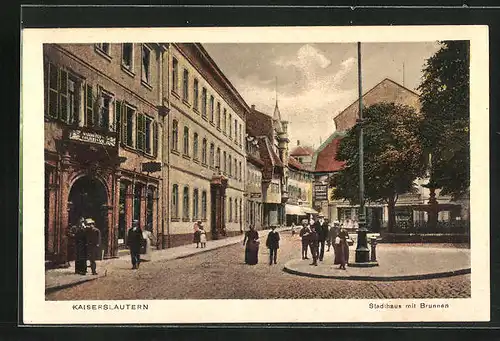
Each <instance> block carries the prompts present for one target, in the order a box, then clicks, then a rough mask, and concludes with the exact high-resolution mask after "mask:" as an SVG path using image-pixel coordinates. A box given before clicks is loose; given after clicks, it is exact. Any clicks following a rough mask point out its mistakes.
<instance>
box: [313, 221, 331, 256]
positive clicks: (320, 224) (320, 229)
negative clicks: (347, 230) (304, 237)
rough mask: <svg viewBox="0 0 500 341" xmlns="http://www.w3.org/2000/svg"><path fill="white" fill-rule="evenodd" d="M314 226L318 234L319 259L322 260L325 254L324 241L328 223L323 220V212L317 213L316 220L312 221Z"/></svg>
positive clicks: (326, 235)
mask: <svg viewBox="0 0 500 341" xmlns="http://www.w3.org/2000/svg"><path fill="white" fill-rule="evenodd" d="M314 228H315V230H316V233H317V234H318V246H319V255H318V256H319V257H318V258H319V260H320V261H323V257H324V255H325V241H326V238H327V237H328V224H327V223H326V221H325V216H324V215H323V214H319V215H318V221H316V222H315V223H314Z"/></svg>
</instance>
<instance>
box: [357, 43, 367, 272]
mask: <svg viewBox="0 0 500 341" xmlns="http://www.w3.org/2000/svg"><path fill="white" fill-rule="evenodd" d="M358 98H359V99H358V104H359V119H358V123H359V124H358V128H359V146H358V149H359V151H358V153H359V212H358V227H359V228H358V231H357V232H358V243H357V247H356V263H366V262H368V261H369V255H370V251H369V249H368V243H367V239H366V232H367V231H368V230H367V229H366V221H365V217H366V216H365V182H364V162H363V161H364V151H363V89H362V77H361V43H360V42H358Z"/></svg>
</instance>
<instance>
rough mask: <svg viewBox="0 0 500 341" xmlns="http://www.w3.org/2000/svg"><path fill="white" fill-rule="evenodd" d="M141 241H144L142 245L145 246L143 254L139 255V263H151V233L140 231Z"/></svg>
mask: <svg viewBox="0 0 500 341" xmlns="http://www.w3.org/2000/svg"><path fill="white" fill-rule="evenodd" d="M142 239H143V240H144V241H143V243H145V245H144V253H142V254H141V255H140V257H141V261H147V262H149V261H151V254H152V253H153V249H152V248H151V244H152V239H153V234H152V233H151V231H149V230H147V229H144V231H142Z"/></svg>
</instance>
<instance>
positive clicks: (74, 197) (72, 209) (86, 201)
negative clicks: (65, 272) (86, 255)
mask: <svg viewBox="0 0 500 341" xmlns="http://www.w3.org/2000/svg"><path fill="white" fill-rule="evenodd" d="M107 202H108V200H107V193H106V188H105V187H104V185H103V183H102V182H101V181H99V180H98V179H96V178H94V177H91V176H83V177H81V178H79V179H78V180H76V181H75V183H74V184H73V186H72V187H71V190H70V193H69V198H68V204H69V205H68V206H69V212H68V223H69V226H73V225H76V224H77V223H78V221H79V219H80V218H81V217H83V218H92V219H94V220H95V226H96V227H97V228H98V229H99V230H100V231H101V248H102V250H103V251H104V253H106V251H107V250H106V249H107V246H108V212H107V209H108V206H107ZM73 247H74V246H73V242H72V241H70V243H69V248H70V249H69V250H68V258H69V259H70V260H73V259H74V257H75V256H74V251H73Z"/></svg>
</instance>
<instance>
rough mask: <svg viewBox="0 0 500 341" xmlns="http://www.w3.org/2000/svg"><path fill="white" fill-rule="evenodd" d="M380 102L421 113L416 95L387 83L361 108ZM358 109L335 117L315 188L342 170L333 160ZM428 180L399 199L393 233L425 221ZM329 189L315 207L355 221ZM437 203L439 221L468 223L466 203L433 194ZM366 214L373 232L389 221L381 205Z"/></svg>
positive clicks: (320, 153)
mask: <svg viewBox="0 0 500 341" xmlns="http://www.w3.org/2000/svg"><path fill="white" fill-rule="evenodd" d="M380 102H394V103H398V104H405V105H409V106H411V107H412V108H414V109H415V110H417V111H418V110H420V98H419V95H418V94H417V93H415V92H413V91H411V90H410V89H407V88H406V87H404V86H402V85H400V84H398V83H396V82H394V81H392V80H390V79H384V80H382V81H381V82H380V83H378V84H377V85H375V86H374V87H373V88H372V89H370V90H368V91H367V92H366V93H365V94H364V95H363V104H364V105H365V106H370V105H373V104H376V103H380ZM358 110H359V105H358V101H355V102H354V103H352V104H351V105H350V106H348V107H347V108H346V109H345V110H344V111H342V112H341V113H340V114H339V115H338V116H337V117H335V119H334V121H335V126H336V131H335V132H334V133H333V134H332V135H331V136H330V137H329V138H328V139H327V140H326V141H325V142H324V143H323V144H322V145H321V146H320V147H319V148H318V149H317V150H316V152H315V154H314V157H313V160H312V167H313V169H314V172H315V173H314V174H315V185H318V186H325V185H328V184H329V182H330V180H329V179H330V177H331V175H332V174H333V173H335V172H338V171H339V170H341V169H342V167H343V164H344V163H343V162H340V161H338V160H336V159H335V156H336V153H337V149H338V145H339V142H340V140H341V139H342V137H343V136H344V135H345V132H346V131H347V130H348V129H350V128H352V127H353V126H354V125H355V124H356V119H357V118H358ZM428 180H429V179H426V178H424V179H416V180H415V186H416V188H417V191H415V192H414V193H406V194H402V195H400V196H399V198H398V200H397V202H396V207H395V219H396V230H399V231H405V230H408V229H409V228H410V226H419V225H422V224H423V222H425V221H427V220H428V214H427V212H426V211H425V210H426V204H427V203H428V201H429V199H430V191H429V188H427V187H426V186H425V185H426V184H427V183H428ZM333 190H334V188H329V191H328V196H327V198H324V199H322V200H316V199H315V207H320V208H321V211H322V212H324V213H325V215H326V214H327V215H328V216H329V217H330V219H332V220H341V221H343V220H346V219H353V220H356V219H357V217H358V207H359V206H356V205H350V204H349V202H347V201H344V200H332V198H331V197H332V191H333ZM436 194H437V201H438V203H439V204H440V205H441V211H440V212H439V214H438V220H439V221H443V222H446V221H451V220H455V219H462V218H463V219H467V218H466V217H467V211H468V201H467V200H464V201H462V202H461V203H458V202H452V201H451V197H449V196H441V195H439V190H436ZM366 214H367V217H366V218H367V222H368V225H369V226H370V227H371V228H372V230H374V231H379V230H380V229H381V228H382V227H383V226H384V225H386V224H387V221H388V207H387V205H386V204H383V203H375V202H367V203H366Z"/></svg>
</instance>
